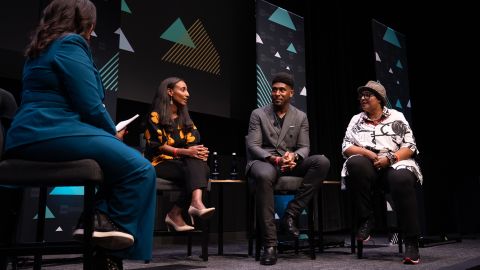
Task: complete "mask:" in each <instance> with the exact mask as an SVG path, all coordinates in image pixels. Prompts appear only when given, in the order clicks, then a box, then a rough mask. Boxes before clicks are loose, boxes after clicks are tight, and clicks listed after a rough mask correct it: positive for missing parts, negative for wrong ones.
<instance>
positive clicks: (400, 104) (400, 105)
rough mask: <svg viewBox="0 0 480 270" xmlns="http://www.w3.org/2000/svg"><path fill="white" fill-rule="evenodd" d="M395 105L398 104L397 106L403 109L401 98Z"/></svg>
mask: <svg viewBox="0 0 480 270" xmlns="http://www.w3.org/2000/svg"><path fill="white" fill-rule="evenodd" d="M395 106H396V107H397V108H400V109H403V107H402V103H400V100H399V99H397V103H396V104H395Z"/></svg>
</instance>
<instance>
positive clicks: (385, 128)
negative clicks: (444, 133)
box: [342, 107, 423, 183]
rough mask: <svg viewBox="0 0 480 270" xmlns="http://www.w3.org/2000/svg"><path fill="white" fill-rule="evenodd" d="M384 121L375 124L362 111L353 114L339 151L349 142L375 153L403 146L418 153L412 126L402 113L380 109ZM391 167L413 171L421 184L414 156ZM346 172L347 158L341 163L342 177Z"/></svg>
mask: <svg viewBox="0 0 480 270" xmlns="http://www.w3.org/2000/svg"><path fill="white" fill-rule="evenodd" d="M382 118H383V120H382V121H381V122H380V123H379V124H377V125H374V124H373V123H372V121H371V120H370V119H369V118H368V116H367V114H366V113H365V112H361V113H359V114H357V115H354V116H353V117H352V119H351V120H350V123H349V124H348V127H347V131H346V132H345V137H344V138H343V143H342V154H343V155H344V158H346V159H347V160H348V158H350V157H351V156H350V157H348V158H347V157H346V156H345V150H346V149H347V148H349V147H350V146H352V145H356V146H359V147H364V148H367V149H369V150H371V151H373V152H375V153H377V154H378V155H380V156H382V155H386V154H387V153H388V152H396V151H398V150H399V149H400V148H402V147H407V148H409V149H410V150H412V152H413V153H414V155H415V154H418V153H419V152H418V149H417V145H416V143H415V138H414V137H413V133H412V129H411V128H410V125H409V124H408V122H407V120H406V119H405V116H404V115H403V113H401V112H399V111H396V110H394V109H388V108H387V107H384V109H383V115H382ZM390 167H392V168H394V169H397V170H398V169H408V170H410V171H411V172H413V173H414V174H415V175H416V177H417V179H418V181H420V183H421V182H422V181H423V176H422V173H421V171H420V167H419V166H418V164H417V162H416V161H415V160H414V159H413V158H409V159H406V160H400V161H398V162H396V163H394V164H392V165H390ZM347 175H348V171H347V168H346V161H345V163H344V164H343V169H342V178H344V177H345V176H347Z"/></svg>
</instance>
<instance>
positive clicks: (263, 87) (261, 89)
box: [257, 64, 271, 107]
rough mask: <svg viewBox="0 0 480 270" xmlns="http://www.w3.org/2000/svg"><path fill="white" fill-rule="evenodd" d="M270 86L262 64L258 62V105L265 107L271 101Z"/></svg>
mask: <svg viewBox="0 0 480 270" xmlns="http://www.w3.org/2000/svg"><path fill="white" fill-rule="evenodd" d="M270 88H271V87H270V84H269V83H268V79H267V77H265V74H264V73H263V71H262V68H261V67H260V65H258V64H257V107H263V106H265V105H268V104H270V103H271V97H270V92H271V90H270Z"/></svg>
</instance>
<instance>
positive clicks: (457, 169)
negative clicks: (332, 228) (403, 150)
mask: <svg viewBox="0 0 480 270" xmlns="http://www.w3.org/2000/svg"><path fill="white" fill-rule="evenodd" d="M318 5H320V7H318ZM402 5H403V6H392V5H387V4H379V3H357V4H353V5H351V4H348V5H347V4H342V3H320V4H318V3H315V4H314V2H313V0H308V1H306V7H305V9H304V11H305V13H304V14H305V21H306V23H305V25H306V34H307V85H309V89H313V90H314V91H309V97H308V113H309V119H310V123H311V138H312V150H313V151H312V152H320V153H325V154H326V155H327V156H328V157H329V158H330V160H331V164H332V167H331V172H330V177H331V178H334V179H338V178H339V177H340V170H341V165H342V163H343V159H342V158H341V153H340V146H341V141H342V138H343V135H344V132H345V129H346V126H347V124H348V121H349V120H350V118H351V117H352V116H353V115H354V114H356V113H358V112H359V106H358V102H357V100H356V96H357V95H356V88H357V87H358V86H360V85H362V84H365V82H366V81H368V80H370V79H375V70H374V67H375V65H374V61H375V58H374V52H373V43H372V33H371V20H372V19H376V20H378V21H380V22H383V23H385V24H386V25H388V26H389V27H392V28H393V29H396V30H398V31H400V32H402V33H404V34H405V35H406V41H407V44H408V47H407V58H408V61H409V76H410V95H411V100H412V122H413V123H412V127H413V131H414V134H415V136H416V139H417V144H418V147H419V149H420V152H421V154H420V162H421V167H422V170H423V173H424V176H425V180H424V181H425V182H424V183H425V184H424V190H423V191H424V195H425V201H426V202H425V209H426V219H427V228H428V233H430V234H437V233H448V232H458V223H457V220H458V219H459V217H458V211H459V209H458V208H456V207H457V205H459V201H462V198H465V197H469V198H473V197H474V196H476V195H475V194H474V191H467V190H469V189H468V188H462V187H464V186H466V185H474V183H476V185H477V187H478V184H479V183H478V181H479V180H478V179H479V178H478V175H479V173H478V171H477V170H476V168H475V166H476V165H477V164H478V161H479V157H478V155H477V154H476V153H478V149H479V147H478V144H477V143H476V142H475V141H476V139H475V137H476V136H475V135H474V134H475V132H474V131H473V129H474V127H475V126H476V125H477V123H478V116H479V113H478V111H477V110H476V107H477V106H478V105H477V103H478V102H477V101H476V100H475V99H473V95H474V91H475V89H477V88H478V86H477V84H476V80H475V76H476V75H475V71H474V69H471V68H470V67H471V66H472V64H473V63H475V62H478V52H477V49H474V45H473V44H472V43H471V41H470V38H471V35H472V33H473V32H474V27H473V25H474V24H473V21H474V19H475V16H474V15H473V14H472V10H473V9H472V8H471V7H470V8H469V7H465V6H460V5H455V6H452V5H448V6H447V5H444V6H437V7H436V8H437V9H438V12H435V13H432V12H431V11H430V10H429V9H427V8H420V7H418V6H417V5H413V4H407V3H402ZM300 14H302V13H300ZM474 59H477V60H474ZM477 76H478V75H477ZM387 91H388V89H387ZM459 189H460V190H463V191H462V192H460V191H457V190H459ZM475 192H477V194H478V189H477V190H476V191H475ZM462 207H463V208H462V209H460V210H461V211H463V212H464V213H465V215H466V220H468V221H466V222H476V224H477V226H478V217H476V216H477V215H476V214H475V213H478V204H476V205H475V204H465V205H463V206H462ZM477 230H478V227H477Z"/></svg>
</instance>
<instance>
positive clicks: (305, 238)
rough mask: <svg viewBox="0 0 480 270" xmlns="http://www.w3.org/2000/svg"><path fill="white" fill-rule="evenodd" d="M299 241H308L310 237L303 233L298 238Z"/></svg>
mask: <svg viewBox="0 0 480 270" xmlns="http://www.w3.org/2000/svg"><path fill="white" fill-rule="evenodd" d="M298 240H308V235H306V234H304V233H302V234H300V235H299V236H298Z"/></svg>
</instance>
